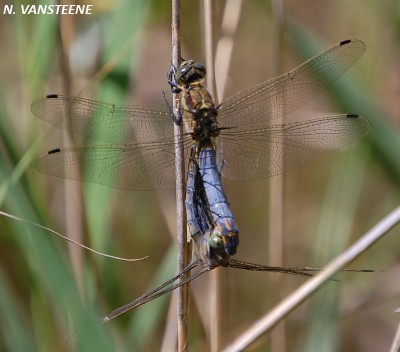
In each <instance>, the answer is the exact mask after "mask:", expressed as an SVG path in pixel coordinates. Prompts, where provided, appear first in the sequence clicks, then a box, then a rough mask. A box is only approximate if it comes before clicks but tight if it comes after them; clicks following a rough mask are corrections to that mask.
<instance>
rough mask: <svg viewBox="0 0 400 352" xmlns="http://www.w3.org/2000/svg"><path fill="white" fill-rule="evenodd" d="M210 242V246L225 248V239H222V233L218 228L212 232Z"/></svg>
mask: <svg viewBox="0 0 400 352" xmlns="http://www.w3.org/2000/svg"><path fill="white" fill-rule="evenodd" d="M208 244H209V246H210V248H213V249H223V248H224V241H223V240H222V235H221V233H220V232H219V231H218V229H214V231H213V232H212V233H211V235H210V237H209V238H208Z"/></svg>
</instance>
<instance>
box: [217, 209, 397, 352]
mask: <svg viewBox="0 0 400 352" xmlns="http://www.w3.org/2000/svg"><path fill="white" fill-rule="evenodd" d="M399 222H400V207H397V208H396V209H394V210H393V211H392V212H391V213H390V214H389V215H387V216H386V217H385V218H384V219H382V220H381V221H380V222H379V223H378V224H376V225H375V226H374V227H373V228H372V229H371V230H370V231H368V232H367V233H366V234H365V235H364V236H362V237H361V238H360V239H359V240H358V241H357V242H356V243H354V244H353V245H352V246H351V247H349V248H348V249H347V250H345V251H344V252H343V253H342V254H340V255H338V256H337V257H336V258H334V259H333V260H332V261H331V262H330V263H329V264H328V265H326V267H325V268H323V269H322V271H321V272H320V273H318V274H317V275H316V276H314V277H313V278H311V279H310V280H308V281H307V282H306V283H305V284H303V285H302V286H300V287H299V288H298V289H297V290H296V291H294V292H293V293H292V294H291V295H290V296H289V297H287V298H286V299H285V300H284V301H283V302H281V303H280V304H278V305H277V306H276V307H275V308H274V309H273V310H272V311H271V312H269V313H267V314H266V315H264V316H263V317H262V318H261V319H259V320H258V321H257V322H256V323H255V324H253V325H252V326H251V327H250V328H249V329H248V330H247V331H245V332H244V333H243V334H242V335H240V336H239V337H238V338H237V339H236V340H235V341H234V342H233V343H232V344H230V345H229V346H227V347H226V348H225V349H224V351H225V352H233V351H242V350H243V349H245V348H246V347H247V346H249V345H250V344H251V343H252V342H254V341H255V340H256V339H258V338H259V337H260V336H261V335H262V334H263V333H265V332H267V331H269V330H270V329H272V328H273V327H274V326H275V325H276V324H277V323H278V322H279V321H281V320H282V319H283V318H284V317H285V316H287V315H288V314H289V313H290V312H291V311H293V310H294V309H295V308H296V307H297V306H299V305H300V304H301V303H302V302H303V301H305V300H306V299H307V298H308V297H310V296H311V295H312V294H313V293H314V292H315V291H316V290H318V289H319V288H320V287H321V286H322V285H323V284H325V283H326V282H327V281H328V280H330V278H331V277H332V275H334V274H335V273H336V272H337V271H339V270H340V269H342V268H343V267H345V266H346V265H348V264H349V263H350V262H352V261H353V260H354V259H355V258H357V257H358V256H359V255H361V254H362V253H364V252H365V251H366V250H367V249H368V248H369V247H371V246H372V245H373V244H374V243H376V242H377V241H378V240H379V239H381V238H382V237H383V236H384V235H385V234H386V233H387V232H388V231H389V230H391V229H392V228H393V227H394V226H396V225H397V224H398V223H399Z"/></svg>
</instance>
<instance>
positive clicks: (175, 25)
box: [171, 0, 188, 352]
mask: <svg viewBox="0 0 400 352" xmlns="http://www.w3.org/2000/svg"><path fill="white" fill-rule="evenodd" d="M179 3H180V1H179V0H172V24H171V30H172V35H171V40H172V64H173V65H174V66H175V67H179V65H180V60H181V43H180V18H179V6H180V4H179ZM178 104H179V100H178V96H177V95H176V94H173V102H172V108H173V110H174V113H175V114H177V112H178ZM182 134H183V128H182V124H180V125H179V126H178V125H176V124H175V125H174V137H175V142H176V143H175V168H176V169H175V171H176V212H177V214H176V215H177V223H176V226H177V234H176V236H177V242H178V258H177V260H178V265H177V266H178V267H177V270H178V272H180V271H182V270H183V269H184V268H185V267H186V265H187V255H188V250H187V239H186V213H185V211H184V205H185V204H184V194H185V188H184V186H185V180H184V175H185V162H184V159H183V158H184V151H183V145H182V144H181V143H177V141H178V140H179V139H180V137H181V136H182ZM181 280H184V278H182V279H181ZM177 295H178V306H177V314H178V317H177V320H178V321H177V323H178V351H180V352H181V351H187V349H188V344H187V341H188V327H187V323H188V316H187V311H188V303H187V302H188V299H187V296H188V285H184V286H181V287H179V288H178V293H177Z"/></svg>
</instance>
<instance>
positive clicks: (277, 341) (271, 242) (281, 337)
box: [267, 0, 286, 352]
mask: <svg viewBox="0 0 400 352" xmlns="http://www.w3.org/2000/svg"><path fill="white" fill-rule="evenodd" d="M271 7H272V21H273V33H272V39H273V54H272V58H273V65H272V67H273V76H279V75H281V74H282V73H283V72H282V71H283V68H282V57H283V31H284V9H283V2H282V0H273V1H272V2H271ZM276 123H280V124H283V123H284V117H283V116H282V117H279V118H278V119H277V121H276ZM280 156H281V158H280V160H281V161H280V162H281V163H283V162H284V160H283V157H284V155H283V151H282V150H280ZM284 180H285V177H284V175H277V176H275V177H272V178H271V179H270V181H269V217H268V219H269V233H268V234H267V236H268V239H267V240H268V249H269V250H268V258H269V262H270V263H271V264H272V265H275V266H283V265H284V264H283V237H284V221H283V218H284V210H283V208H284V205H283V199H284ZM271 281H272V282H273V285H274V287H277V288H278V289H277V290H274V292H271V295H272V296H273V297H274V300H275V301H280V300H281V299H282V292H281V290H280V289H279V287H282V276H281V275H276V276H273V277H272V278H271ZM285 341H286V332H285V325H284V322H283V321H282V322H281V323H280V324H279V325H278V326H277V327H276V329H274V331H273V332H272V333H271V350H272V351H282V352H284V351H285V350H286V346H285Z"/></svg>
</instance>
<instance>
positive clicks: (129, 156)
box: [31, 40, 371, 254]
mask: <svg viewBox="0 0 400 352" xmlns="http://www.w3.org/2000/svg"><path fill="white" fill-rule="evenodd" d="M364 51H365V44H364V43H363V42H362V41H360V40H345V41H342V42H340V43H339V44H337V45H335V46H333V47H331V48H329V49H327V50H325V51H323V52H322V53H320V54H318V55H316V56H314V57H313V58H311V59H310V60H308V61H306V62H305V63H303V64H302V65H300V66H298V67H297V68H295V69H294V70H292V71H290V72H288V73H286V74H284V75H281V76H278V77H276V78H273V79H271V80H269V81H266V82H263V83H261V84H258V85H256V86H254V87H252V88H249V89H247V90H244V91H242V92H239V93H237V94H235V95H233V96H232V97H230V98H228V99H226V100H225V101H224V102H222V103H221V104H220V105H218V106H216V105H215V104H214V102H213V100H212V98H211V96H210V95H209V94H208V92H207V90H206V89H204V85H203V81H204V79H205V75H206V70H205V68H204V66H203V65H201V64H198V63H196V62H194V61H192V60H188V61H185V62H184V63H183V64H182V65H181V66H180V68H179V69H178V71H177V73H176V75H175V82H170V83H171V85H172V86H173V87H174V88H176V89H177V90H178V91H180V92H181V109H180V114H179V116H178V117H175V116H173V115H172V114H171V111H170V109H169V108H168V107H149V106H117V105H113V104H108V103H103V102H98V101H94V100H89V99H84V98H79V97H67V96H62V95H49V96H47V97H46V98H42V99H38V100H36V101H35V102H33V104H32V106H31V110H32V112H33V113H34V114H35V115H36V116H38V117H39V118H41V119H43V120H45V121H47V122H49V123H51V124H53V125H55V126H57V127H61V128H64V129H68V130H70V131H71V132H73V133H78V134H82V135H85V136H87V137H88V138H89V139H90V140H91V139H95V140H97V141H100V142H103V143H105V144H89V145H82V146H75V147H67V148H57V149H53V150H51V151H49V152H48V153H46V154H45V155H43V156H41V157H40V158H39V159H38V161H37V162H36V167H37V169H38V170H39V171H41V172H43V173H46V174H50V175H54V176H58V177H65V178H70V179H75V180H81V181H90V182H95V183H100V184H104V185H107V186H111V187H116V188H122V189H134V190H154V189H168V188H172V187H174V185H175V159H174V148H175V146H176V144H182V145H183V147H184V150H185V152H184V153H185V158H184V159H185V160H186V162H187V163H188V160H189V155H190V153H191V147H192V146H193V143H195V144H197V145H198V146H200V147H202V144H204V143H208V142H209V141H211V143H212V146H213V148H214V150H215V162H216V164H217V168H218V173H219V174H220V175H222V176H224V177H228V178H231V179H236V180H249V179H257V178H262V177H269V176H273V175H277V174H281V173H283V172H287V171H290V170H293V169H296V168H298V167H300V166H303V165H304V164H306V163H307V162H309V161H311V160H313V159H315V158H316V157H319V156H322V155H325V154H328V153H330V152H332V151H334V150H337V149H341V148H343V147H345V146H348V145H349V144H352V143H354V142H356V141H357V140H359V139H360V138H362V137H363V136H365V135H366V134H367V133H368V132H369V131H370V129H371V126H370V124H369V122H368V120H367V119H366V118H364V117H361V116H358V115H351V114H348V115H345V114H342V115H333V116H327V117H321V118H316V119H312V120H307V121H303V122H290V121H289V122H288V123H285V124H273V120H274V119H276V118H278V117H283V116H286V115H287V114H289V113H290V112H292V111H294V110H296V109H297V108H299V107H301V106H302V105H304V104H306V103H307V102H309V101H310V100H312V99H313V98H315V97H316V96H317V95H318V94H320V93H321V92H322V91H323V90H324V89H326V88H327V87H328V86H329V85H331V84H332V83H333V82H335V81H336V80H337V79H338V78H339V77H340V76H342V75H343V74H344V73H345V72H346V71H347V70H348V69H349V68H350V67H351V66H352V65H353V63H354V62H355V61H357V60H358V58H359V57H361V55H362V54H363V53H364ZM171 117H172V118H173V119H174V120H175V122H176V123H181V122H183V124H184V126H185V131H186V133H184V134H183V136H182V137H181V138H180V139H174V136H173V125H172V124H171V121H170V120H171ZM221 189H222V188H221ZM208 190H210V188H208V189H207V188H206V193H207V191H208ZM210 195H211V194H210ZM228 208H229V207H228ZM227 210H229V209H227ZM218 214H219V213H218V212H217V211H215V209H214V211H213V212H212V216H213V217H214V221H215V222H216V223H217V225H219V227H220V230H221V229H222V230H223V229H224V227H225V230H226V231H228V232H226V233H224V234H223V240H224V242H225V251H226V252H227V254H234V253H235V252H236V246H237V244H238V231H237V228H236V225H235V224H234V223H232V222H231V220H233V217H232V218H231V219H230V218H229V217H218ZM225 215H226V214H225ZM225 215H224V216H225ZM228 215H229V214H228ZM226 219H228V220H229V225H230V227H226V226H225V225H226V223H224V221H225V220H226Z"/></svg>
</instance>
